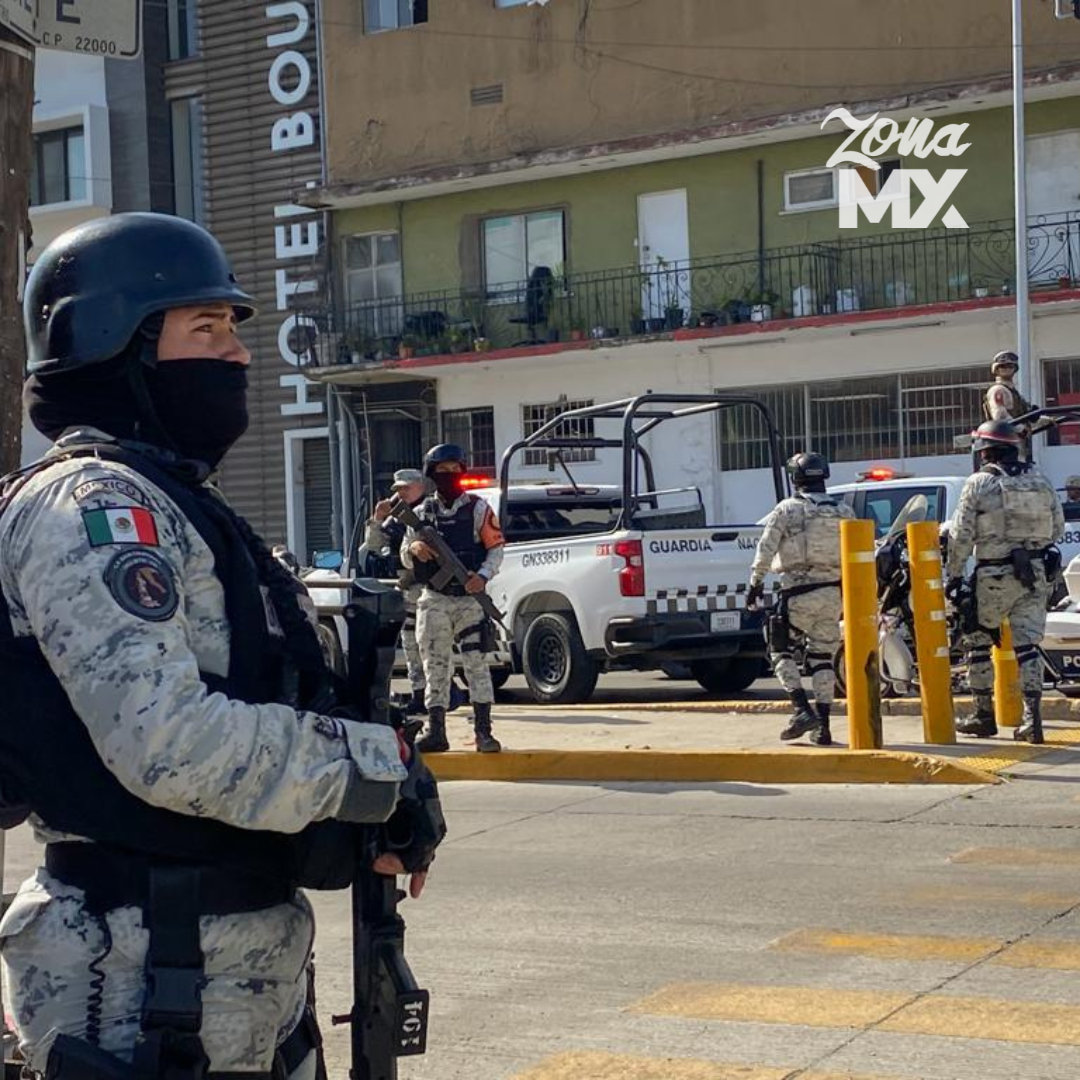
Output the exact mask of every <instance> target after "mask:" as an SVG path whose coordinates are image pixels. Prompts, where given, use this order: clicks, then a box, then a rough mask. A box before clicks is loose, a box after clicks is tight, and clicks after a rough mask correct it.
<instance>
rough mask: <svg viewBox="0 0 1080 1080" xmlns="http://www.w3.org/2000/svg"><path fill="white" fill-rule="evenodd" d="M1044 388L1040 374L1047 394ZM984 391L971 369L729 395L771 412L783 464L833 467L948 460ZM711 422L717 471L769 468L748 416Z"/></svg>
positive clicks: (1078, 369)
mask: <svg viewBox="0 0 1080 1080" xmlns="http://www.w3.org/2000/svg"><path fill="white" fill-rule="evenodd" d="M1066 363H1070V364H1074V365H1075V368H1074V369H1073V370H1071V371H1069V372H1064V373H1063V374H1064V375H1065V378H1066V379H1068V378H1070V377H1071V378H1072V379H1073V380H1074V381H1075V387H1076V391H1075V392H1076V397H1075V399H1074V400H1076V401H1078V402H1080V360H1077V361H1067V362H1066ZM1050 385H1051V384H1050V381H1049V375H1048V381H1047V386H1048V392H1049V387H1050ZM1069 385H1070V386H1072V385H1074V383H1072V382H1070V383H1069ZM985 389H986V379H985V377H984V374H983V369H982V368H981V367H975V368H939V369H936V370H934V371H918V372H909V373H904V374H897V375H881V376H870V377H860V378H853V379H835V380H830V381H828V382H824V381H823V382H815V383H804V384H802V385H798V386H753V387H744V388H741V389H738V390H735V391H732V392H733V393H739V394H747V395H749V396H750V397H755V398H758V399H759V400H760V401H762V402H764V404H765V405H767V406H768V407H769V408H770V409H771V410H772V413H773V418H774V420H775V421H776V425H777V427H778V428H779V430H780V446H781V453H782V455H783V456H784V457H785V459H786V458H788V457H790V456H791V455H792V454H795V453H798V452H799V451H800V450H806V449H814V450H817V451H819V452H820V453H822V454H825V456H826V457H828V458H829V460H830V461H834V462H836V461H868V460H873V459H875V458H878V459H882V458H886V459H887V458H909V457H910V458H915V457H930V456H933V455H938V454H952V453H954V452H955V451H954V449H953V437H954V436H955V435H959V434H966V433H967V432H968V431H970V430H971V429H972V427H973V426H975V425H976V424H978V423H979V419H980V417H981V412H982V404H981V403H982V394H983V391H984V390H985ZM718 392H723V391H718ZM1066 403H1067V402H1066ZM718 422H719V431H720V438H719V443H720V463H721V467H722V468H723V469H725V470H727V471H734V470H738V469H766V468H769V465H770V461H769V444H768V438H767V435H766V432H765V426H764V424H763V423H762V421H761V419H760V415H759V414H758V413H757V412H756V411H755V410H754V409H751V408H749V407H746V406H742V407H740V408H737V409H729V410H725V411H724V412H722V413H721V414H720V416H719V421H718Z"/></svg>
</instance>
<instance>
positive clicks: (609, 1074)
mask: <svg viewBox="0 0 1080 1080" xmlns="http://www.w3.org/2000/svg"><path fill="white" fill-rule="evenodd" d="M791 1072H792V1070H791V1069H770V1068H758V1067H756V1066H752V1065H749V1066H744V1065H722V1064H720V1063H718V1062H713V1061H695V1060H692V1059H690V1058H643V1057H633V1056H631V1055H629V1054H606V1053H603V1052H601V1051H594V1050H581V1051H576V1052H573V1053H566V1054H556V1055H555V1056H554V1057H550V1058H546V1059H545V1060H544V1061H541V1062H540V1063H539V1064H538V1065H536V1066H535V1067H534V1068H531V1069H528V1070H527V1071H526V1072H523V1073H515V1074H514V1078H513V1080H784V1077H785V1076H790V1075H791Z"/></svg>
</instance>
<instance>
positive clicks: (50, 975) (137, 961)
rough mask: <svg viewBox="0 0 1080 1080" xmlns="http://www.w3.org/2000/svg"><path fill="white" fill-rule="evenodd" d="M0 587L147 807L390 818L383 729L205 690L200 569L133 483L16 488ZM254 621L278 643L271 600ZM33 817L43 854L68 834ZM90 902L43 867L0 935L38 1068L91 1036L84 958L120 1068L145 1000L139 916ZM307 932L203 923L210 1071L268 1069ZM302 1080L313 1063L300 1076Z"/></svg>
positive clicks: (301, 1000) (177, 515)
mask: <svg viewBox="0 0 1080 1080" xmlns="http://www.w3.org/2000/svg"><path fill="white" fill-rule="evenodd" d="M89 438H90V440H91V441H101V440H102V439H107V436H102V435H101V434H100V433H93V432H91V433H89ZM70 441H72V440H71V439H64V440H61V442H60V443H58V444H57V445H58V446H63V445H66V444H67V443H69V442H70ZM106 511H107V512H108V513H106ZM106 518H107V519H109V521H110V522H111V525H110V527H109V528H108V529H107V530H106V531H104V532H103V531H102V529H101V523H102V521H103V520H104V519H106ZM136 533H138V535H135V534H136ZM124 560H127V561H126V562H125V561H124ZM125 568H126V569H125ZM0 588H2V590H3V596H4V599H5V601H6V603H7V605H8V608H9V611H10V617H11V623H12V629H13V631H14V633H15V635H16V637H17V638H19V637H27V636H33V637H35V638H36V639H37V641H38V643H39V645H40V647H41V649H42V651H43V653H44V655H45V657H46V659H47V660H48V662H49V665H50V666H51V668H52V670H53V672H54V673H55V674H56V676H57V678H58V679H59V681H60V683H61V684H62V686H63V688H64V690H65V691H66V693H67V695H68V697H69V699H70V701H71V704H72V706H73V708H74V709H75V711H76V712H77V713H78V715H79V717H80V718H81V719H82V721H83V722H84V723H85V724H86V727H87V729H88V731H89V733H90V736H91V738H92V740H93V743H94V745H95V748H96V749H97V751H98V753H99V754H100V756H101V758H102V760H103V761H104V762H105V764H106V765H107V766H108V768H109V769H110V771H111V772H112V773H113V774H114V775H115V776H116V778H117V779H118V780H120V781H121V782H122V783H123V785H124V786H125V787H126V788H127V789H128V790H129V791H130V792H132V793H133V794H135V795H137V796H138V797H139V798H141V799H142V800H144V801H145V802H147V803H149V804H151V805H154V806H159V807H163V808H166V809H169V810H173V811H177V812H179V813H181V814H186V815H194V816H205V817H206V818H208V819H214V820H216V821H220V822H224V823H225V824H228V825H233V826H237V827H240V828H245V829H257V830H271V831H274V832H281V833H296V832H298V831H299V830H301V829H302V828H304V826H306V825H308V824H309V823H311V822H313V821H319V820H323V819H326V818H331V817H339V818H342V819H345V820H352V821H361V820H370V821H377V820H385V818H386V817H387V816H388V815H389V814H390V812H391V810H392V808H393V806H394V803H395V801H396V798H397V785H398V782H399V781H401V780H402V779H404V777H405V768H404V766H403V765H402V763H401V757H400V752H399V746H398V742H397V737H396V735H395V733H394V732H393V730H391V729H390V728H388V727H382V726H378V725H368V724H360V723H353V722H352V721H348V720H340V719H334V720H330V719H328V718H326V717H322V716H317V715H315V714H313V713H310V712H303V711H297V710H296V709H293V708H291V707H288V706H285V705H279V704H261V705H249V704H246V703H244V702H241V701H237V700H232V699H229V698H226V697H225V696H224V695H223V694H221V693H216V692H214V693H212V692H209V691H208V689H207V687H206V684H205V683H204V682H203V681H202V679H201V677H200V675H201V673H206V674H207V675H209V676H220V677H225V676H226V675H227V674H228V668H229V657H230V634H231V632H232V630H231V628H230V626H229V624H228V622H227V619H226V612H225V594H224V590H223V587H222V583H221V581H220V580H219V579H218V578H217V577H216V576H215V572H214V559H213V556H212V554H211V551H210V549H209V548H208V547H207V545H206V543H205V541H204V540H203V539H202V537H201V536H200V534H199V533H198V532H197V531H196V530H195V528H194V527H193V526H192V525H191V524H190V522H189V521H188V520H187V519H186V518H185V517H184V516H183V514H182V513H181V512H180V510H179V509H178V507H177V506H176V504H175V503H174V502H173V501H172V499H170V498H169V497H168V496H166V495H165V493H164V492H163V491H161V490H160V489H159V488H158V487H156V486H155V485H153V484H151V483H150V482H149V481H147V480H146V479H145V478H144V477H142V476H141V475H139V474H138V473H136V472H135V471H133V470H132V469H130V468H128V467H126V466H124V465H122V464H120V463H116V462H108V461H102V460H95V459H92V458H79V459H72V460H67V461H64V462H61V463H58V464H55V465H53V466H52V467H51V468H49V469H47V470H45V471H44V472H42V473H40V474H38V475H36V476H34V477H32V478H31V479H30V480H29V481H28V482H26V484H25V485H24V486H23V487H22V489H21V490H20V491H18V493H17V494H16V495H15V496H14V498H13V499H12V501H11V504H10V505H9V507H8V509H7V510H6V511H5V513H4V515H3V518H2V519H0ZM267 621H268V625H269V629H270V632H271V633H272V634H280V633H281V630H280V627H279V626H278V624H277V620H276V618H275V617H274V614H273V610H272V608H271V607H270V605H269V601H268V604H267ZM61 752H62V751H61ZM372 780H374V781H382V783H376V784H372V783H368V782H367V781H372ZM31 820H32V823H33V825H34V827H35V831H36V834H37V836H38V839H39V840H41V841H43V842H54V841H58V840H65V839H66V840H79V839H81V838H80V837H72V836H62V835H59V834H57V833H56V832H55V831H53V830H50V829H49V827H48V824H47V823H46V822H42V821H40V820H38V819H31ZM84 900H85V897H84V894H83V893H82V892H81V890H80V889H78V888H75V887H72V886H70V885H67V884H63V883H61V882H59V881H57V880H56V879H55V878H54V877H52V876H51V875H50V874H49V873H48V872H47V871H45V870H44V869H39V870H38V871H37V873H36V874H35V876H34V877H32V878H30V879H29V880H28V881H27V882H25V883H24V885H23V886H22V888H21V889H20V891H19V893H18V896H17V897H16V899H15V901H14V903H13V905H12V906H11V908H10V909H9V910H8V912H7V913H6V915H5V916H4V919H3V922H2V924H0V957H2V961H3V979H4V995H5V1004H6V1005H7V1007H8V1009H9V1011H10V1013H11V1014H12V1016H13V1017H14V1020H15V1026H16V1030H17V1032H18V1035H19V1039H20V1048H21V1050H22V1051H23V1053H24V1054H25V1055H26V1056H27V1058H28V1060H29V1062H30V1065H31V1067H32V1068H34V1069H43V1068H44V1066H45V1060H46V1057H47V1055H48V1051H49V1048H50V1046H51V1043H52V1040H53V1039H54V1038H55V1036H56V1035H57V1034H60V1033H65V1034H70V1035H73V1036H75V1037H77V1038H79V1037H83V1036H84V1035H85V1034H86V1032H87V1029H88V1024H87V1021H88V1017H89V1012H88V1001H89V999H90V998H91V990H92V987H91V983H92V982H93V981H94V980H93V972H92V971H91V970H90V967H89V965H90V963H91V962H92V961H98V963H97V964H96V965H95V966H96V967H100V970H101V971H102V972H103V973H104V976H105V978H104V1001H103V1008H102V1013H101V1036H100V1038H101V1046H102V1047H103V1048H104V1049H106V1050H108V1051H111V1052H113V1053H115V1054H117V1055H118V1056H120V1057H121V1058H124V1059H127V1060H130V1057H131V1051H132V1046H133V1042H134V1039H135V1035H136V1033H137V1031H138V1028H139V1018H140V1009H141V1005H142V1001H143V996H144V992H145V989H146V987H145V978H144V972H143V967H144V959H145V953H146V943H147V936H148V935H147V932H146V931H145V930H144V929H143V927H142V913H141V909H140V908H139V907H137V906H125V907H120V908H116V909H114V910H112V911H110V912H109V913H108V915H107V916H106V917H105V918H99V917H97V916H93V915H91V914H89V913H88V911H87V909H86V906H85V903H84ZM313 933H314V925H313V922H312V917H311V909H310V907H309V905H308V903H307V901H306V899H305V898H304V896H303V895H302V894H301V893H299V892H297V893H296V894H295V895H294V897H293V899H292V901H291V902H289V903H286V904H281V905H278V906H274V907H270V908H267V909H264V910H261V911H255V912H246V913H237V914H229V915H218V916H203V917H202V918H201V920H200V937H201V946H202V950H203V954H204V956H205V964H206V973H207V976H208V982H207V985H206V988H205V990H204V991H203V995H202V997H203V1004H204V1013H203V1021H202V1040H203V1044H204V1047H205V1050H206V1052H207V1054H208V1056H209V1058H210V1067H211V1069H212V1070H213V1071H216V1072H232V1071H248V1072H254V1071H268V1070H269V1069H270V1068H271V1064H272V1061H273V1057H274V1051H275V1047H276V1046H277V1045H278V1044H279V1043H280V1042H281V1041H282V1040H283V1039H284V1037H285V1036H286V1035H287V1034H288V1033H289V1032H290V1031H291V1030H292V1028H293V1027H294V1026H295V1025H296V1023H297V1020H298V1019H299V1017H300V1015H301V1012H302V1010H303V1008H304V1005H305V1001H306V979H307V976H306V969H307V966H308V962H309V959H310V955H311V943H312V938H313ZM313 1069H314V1055H309V1058H308V1060H307V1061H306V1062H305V1063H304V1065H303V1066H301V1069H300V1070H298V1073H300V1072H303V1073H304V1074H305V1075H310V1074H311V1072H312V1070H313Z"/></svg>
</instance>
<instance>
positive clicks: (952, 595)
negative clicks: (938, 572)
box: [945, 577, 964, 604]
mask: <svg viewBox="0 0 1080 1080" xmlns="http://www.w3.org/2000/svg"><path fill="white" fill-rule="evenodd" d="M963 594H964V579H963V578H962V577H953V578H949V580H948V581H947V582H945V599H946V600H948V601H949V602H950V603H952V604H955V603H956V602H957V601H958V600H959V599H960V597H961V596H963Z"/></svg>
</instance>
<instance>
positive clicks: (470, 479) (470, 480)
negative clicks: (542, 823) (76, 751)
mask: <svg viewBox="0 0 1080 1080" xmlns="http://www.w3.org/2000/svg"><path fill="white" fill-rule="evenodd" d="M494 482H495V481H494V480H492V479H491V477H490V476H463V477H462V478H461V486H462V488H479V487H491V485H492V484H493V483H494Z"/></svg>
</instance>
